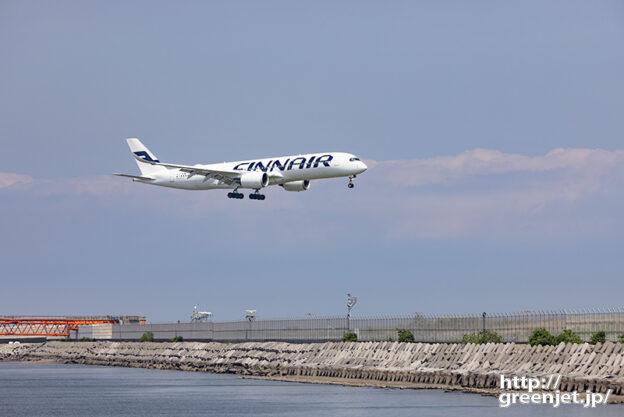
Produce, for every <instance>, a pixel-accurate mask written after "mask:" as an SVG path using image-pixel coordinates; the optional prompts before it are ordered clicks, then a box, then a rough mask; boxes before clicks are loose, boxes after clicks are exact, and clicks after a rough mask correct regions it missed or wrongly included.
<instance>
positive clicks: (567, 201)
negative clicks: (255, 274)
mask: <svg viewBox="0 0 624 417" xmlns="http://www.w3.org/2000/svg"><path fill="white" fill-rule="evenodd" d="M367 163H368V164H369V167H370V169H369V171H368V172H366V173H365V174H363V175H361V176H360V177H358V179H357V180H356V182H357V186H356V188H355V189H354V190H347V188H346V186H345V185H346V180H345V181H342V180H340V179H338V180H332V181H317V182H313V184H312V189H311V190H310V191H308V192H306V193H288V192H285V191H283V190H281V189H273V187H272V189H270V190H268V191H267V194H268V196H269V198H268V199H267V200H266V201H263V202H255V201H250V200H247V199H246V200H244V201H232V200H229V199H227V198H226V197H225V195H224V194H225V192H224V191H211V192H207V191H206V192H204V191H180V190H171V189H165V188H158V187H150V186H147V185H144V184H135V183H132V182H131V181H129V180H126V179H123V178H118V177H113V176H100V177H91V178H75V179H69V180H33V179H32V178H30V177H27V176H23V175H17V174H0V185H3V186H4V187H6V186H7V185H6V184H9V185H10V184H17V183H24V184H26V185H25V186H23V187H13V188H11V189H7V191H8V192H9V193H11V194H10V195H9V198H18V197H12V195H13V193H28V194H31V195H35V196H41V197H46V196H49V195H54V196H56V197H58V196H61V197H63V196H64V197H65V198H61V199H59V198H55V199H54V202H55V204H58V205H60V206H62V205H63V204H64V203H63V201H67V206H68V207H70V206H72V207H76V204H70V202H72V201H73V202H75V201H78V200H79V201H80V204H81V205H83V206H84V205H88V204H113V205H116V206H120V207H124V206H133V207H138V208H140V209H141V210H146V211H157V212H159V213H165V214H166V215H167V216H170V217H171V218H172V221H175V219H174V218H175V217H184V218H188V217H191V218H198V219H199V218H201V219H203V220H206V221H219V222H224V224H228V225H229V226H228V227H231V228H232V229H233V230H238V231H240V232H243V231H246V230H254V232H255V233H256V234H257V235H258V236H261V235H262V234H263V233H264V234H273V233H283V234H284V236H285V237H288V238H290V239H308V240H315V241H318V242H322V241H323V239H324V236H332V235H333V236H336V235H337V234H340V233H342V232H344V233H346V235H350V236H353V238H356V237H355V235H357V233H363V234H368V236H367V238H368V237H370V234H371V233H372V234H373V235H374V236H375V237H376V238H377V237H379V238H386V239H390V240H395V239H409V238H424V239H431V238H434V239H435V238H440V239H446V238H461V237H469V236H491V237H496V238H517V237H521V236H533V237H538V238H541V237H547V236H559V237H561V236H581V235H583V236H587V235H597V234H598V235H606V234H613V233H615V234H618V233H619V234H621V233H622V232H624V221H623V220H621V219H622V215H621V213H622V211H623V210H624V192H623V191H622V190H623V189H624V151H622V150H617V151H605V150H600V149H596V150H592V149H555V150H553V151H551V152H549V153H547V154H546V155H543V156H525V155H519V154H505V153H502V152H499V151H494V150H484V149H476V150H472V151H466V152H463V153H461V154H459V155H454V156H445V157H436V158H429V159H413V160H402V161H379V162H377V161H367ZM81 196H82V197H81ZM5 197H6V194H5ZM94 197H101V198H99V199H98V198H94ZM94 201H105V202H106V203H94ZM302 222H303V224H305V229H306V230H307V232H306V233H305V234H302V235H297V234H293V233H292V230H293V228H296V227H300V226H301V224H302ZM319 225H322V226H323V228H322V229H323V233H315V231H318V230H320V228H319ZM354 227H355V229H354ZM327 230H331V235H330V234H328V233H327ZM328 238H329V237H328ZM249 239H250V242H251V241H253V239H255V238H254V236H253V235H250V237H249ZM258 239H260V238H258Z"/></svg>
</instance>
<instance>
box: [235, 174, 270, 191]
mask: <svg viewBox="0 0 624 417" xmlns="http://www.w3.org/2000/svg"><path fill="white" fill-rule="evenodd" d="M240 184H241V187H242V188H254V189H258V188H264V187H266V186H267V185H269V175H268V174H267V173H266V172H255V171H252V172H246V173H244V174H243V175H241V177H240Z"/></svg>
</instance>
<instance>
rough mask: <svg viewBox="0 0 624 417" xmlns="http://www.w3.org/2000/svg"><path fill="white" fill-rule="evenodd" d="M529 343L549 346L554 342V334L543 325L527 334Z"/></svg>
mask: <svg viewBox="0 0 624 417" xmlns="http://www.w3.org/2000/svg"><path fill="white" fill-rule="evenodd" d="M529 344H530V345H531V346H537V345H540V346H549V345H554V344H555V336H553V335H552V334H550V332H549V331H548V330H546V329H544V328H543V327H540V328H538V329H535V330H533V334H531V336H529Z"/></svg>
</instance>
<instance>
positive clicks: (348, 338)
mask: <svg viewBox="0 0 624 417" xmlns="http://www.w3.org/2000/svg"><path fill="white" fill-rule="evenodd" d="M342 341H343V342H357V334H355V333H353V332H347V333H345V334H344V336H342Z"/></svg>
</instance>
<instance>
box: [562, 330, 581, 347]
mask: <svg viewBox="0 0 624 417" xmlns="http://www.w3.org/2000/svg"><path fill="white" fill-rule="evenodd" d="M561 342H563V343H566V344H568V343H572V344H575V343H576V344H578V343H584V342H583V339H581V338H580V336H579V335H577V334H576V333H574V332H573V331H572V330H570V329H565V330H564V331H562V332H561V333H560V334H559V335H557V336H556V337H555V344H556V345H558V344H559V343H561Z"/></svg>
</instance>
